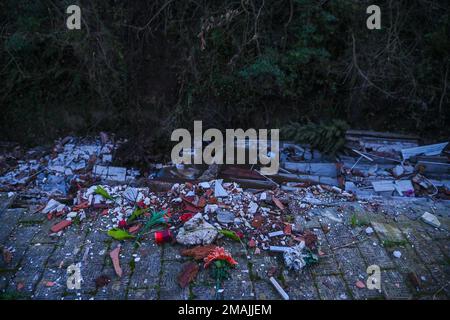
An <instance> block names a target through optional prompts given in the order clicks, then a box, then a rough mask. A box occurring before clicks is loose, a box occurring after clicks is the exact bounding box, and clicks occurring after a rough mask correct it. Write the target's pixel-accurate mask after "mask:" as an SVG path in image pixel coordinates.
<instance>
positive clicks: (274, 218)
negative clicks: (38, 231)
mask: <svg viewBox="0 0 450 320" xmlns="http://www.w3.org/2000/svg"><path fill="white" fill-rule="evenodd" d="M119 144H120V143H114V142H113V139H110V138H109V137H108V136H107V135H105V134H102V135H101V136H100V137H99V138H98V139H76V138H71V137H69V138H65V139H62V140H59V141H57V143H56V145H55V147H54V148H53V149H52V150H50V151H48V152H40V153H36V152H35V151H33V150H32V151H30V152H29V153H28V157H26V160H19V161H18V162H17V164H16V166H15V167H14V168H12V169H11V170H8V171H6V172H5V173H4V174H3V175H2V176H0V189H2V190H5V191H8V192H11V191H16V192H19V193H20V194H21V195H22V196H24V195H31V196H32V197H34V198H35V199H37V202H38V203H40V207H39V208H38V210H36V212H37V213H38V214H45V215H46V217H47V219H49V220H52V221H54V224H53V226H52V227H51V233H50V235H49V236H50V237H57V236H60V235H61V234H62V233H63V232H64V230H65V229H66V228H68V227H70V226H71V225H72V224H73V223H74V222H77V223H83V221H84V220H93V219H101V220H102V222H103V223H102V225H103V226H105V227H106V230H102V232H107V234H108V235H109V236H111V237H112V238H114V239H116V240H120V241H122V240H123V241H134V242H135V243H136V244H138V245H139V244H140V243H142V242H143V241H155V242H156V243H158V244H161V243H175V242H177V243H179V244H180V245H183V246H187V247H188V249H187V251H186V252H185V253H186V254H188V255H190V254H193V255H194V256H195V255H199V252H202V254H200V256H201V257H202V258H205V257H206V256H207V255H208V254H209V253H210V251H211V250H212V249H211V248H212V247H215V245H214V243H215V242H216V240H217V239H219V238H225V239H229V240H230V241H239V242H241V243H242V244H243V245H244V247H245V248H246V250H250V251H251V252H252V253H253V254H262V253H263V252H265V251H266V252H275V253H277V252H278V253H280V254H282V255H283V258H284V262H285V265H286V267H287V268H288V269H291V270H295V271H297V272H299V271H301V270H302V269H303V268H304V267H306V266H308V265H310V264H313V263H317V262H318V260H319V258H320V256H321V255H322V254H323V253H322V252H321V250H320V244H319V243H318V238H317V236H316V234H314V231H313V230H309V229H306V228H304V227H303V226H302V224H301V223H298V221H305V220H306V221H307V220H308V219H309V215H310V214H312V213H311V212H312V210H311V209H312V208H315V207H317V206H320V207H325V206H335V205H339V204H340V203H343V202H348V201H356V200H358V199H365V200H367V199H369V200H375V199H376V197H378V196H389V197H392V196H400V197H403V198H414V197H421V196H428V197H441V198H448V196H449V195H450V193H449V190H450V184H449V182H450V178H449V175H450V172H449V167H450V163H449V157H448V152H446V151H444V150H445V147H446V146H447V144H448V143H441V144H434V145H426V146H419V140H418V139H416V138H413V137H410V136H403V135H392V134H382V133H376V132H375V133H374V132H361V131H349V132H348V133H347V145H346V150H344V152H343V153H341V154H339V155H338V156H337V157H336V158H332V157H329V156H325V155H322V154H321V153H319V152H317V151H315V150H311V148H310V147H309V146H306V145H299V144H294V143H287V142H285V143H283V144H282V148H281V157H280V159H281V164H280V170H279V172H278V174H276V175H273V176H270V177H267V176H264V175H262V174H260V173H259V172H258V171H256V170H254V168H253V167H251V168H246V167H242V166H240V167H237V166H226V167H222V168H220V167H219V166H214V165H213V166H210V167H209V168H206V170H204V168H203V169H201V168H199V167H196V166H191V167H189V166H182V165H178V166H172V165H170V164H169V165H156V166H154V169H155V170H154V171H153V172H152V173H151V174H150V176H149V177H147V178H144V180H146V181H147V183H146V184H137V183H135V182H136V178H137V177H138V176H139V175H140V173H139V172H138V171H136V170H133V169H127V168H123V167H115V166H112V162H113V154H114V151H115V150H116V149H117V147H118V145H119ZM33 152H34V154H35V155H36V157H34V158H33V156H32V155H33ZM38 155H39V157H38ZM165 182H166V184H164V183H165ZM151 184H153V185H155V184H158V185H160V187H161V188H151V187H148V185H151ZM294 213H295V214H294ZM299 218H300V219H299ZM433 218H435V217H434V216H432V215H431V217H422V219H424V221H426V222H427V223H430V224H433V225H434V226H436V225H437V224H438V223H439V222H438V221H433V220H432V219H433ZM193 246H197V247H194V248H192V247H193ZM211 246H212V247H211ZM208 248H209V249H208ZM210 249H211V250H210ZM189 250H194V251H189ZM195 250H197V251H195ZM116 253H117V252H116ZM117 256H118V253H117ZM114 257H115V259H116V260H115V267H116V265H117V266H118V261H117V259H118V258H117V257H116V254H114ZM111 258H112V259H113V256H111ZM113 260H114V259H113ZM193 269H196V268H193ZM118 270H119V269H118ZM118 272H119V271H118ZM118 274H119V273H118ZM188 278H189V277H188ZM271 281H272V282H273V283H274V286H275V288H277V290H278V287H279V286H277V283H276V280H275V279H271ZM184 282H185V281H184ZM279 291H280V290H279ZM280 294H281V295H282V296H283V297H284V296H285V295H286V293H285V292H282V291H280Z"/></svg>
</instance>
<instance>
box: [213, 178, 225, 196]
mask: <svg viewBox="0 0 450 320" xmlns="http://www.w3.org/2000/svg"><path fill="white" fill-rule="evenodd" d="M214 197H216V198H223V197H228V192H227V191H226V190H225V189H224V188H223V187H222V180H216V182H215V183H214Z"/></svg>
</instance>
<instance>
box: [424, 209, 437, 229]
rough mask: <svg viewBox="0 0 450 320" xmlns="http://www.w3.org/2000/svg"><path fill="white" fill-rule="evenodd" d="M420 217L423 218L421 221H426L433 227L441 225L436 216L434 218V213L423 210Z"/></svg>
mask: <svg viewBox="0 0 450 320" xmlns="http://www.w3.org/2000/svg"><path fill="white" fill-rule="evenodd" d="M421 219H422V220H423V222H425V223H428V224H429V225H431V226H433V227H435V228H439V227H440V226H441V222H440V221H439V220H438V218H436V216H435V215H434V214H431V213H429V212H425V213H424V214H423V215H422V216H421Z"/></svg>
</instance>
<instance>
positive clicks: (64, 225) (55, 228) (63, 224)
mask: <svg viewBox="0 0 450 320" xmlns="http://www.w3.org/2000/svg"><path fill="white" fill-rule="evenodd" d="M71 224H72V221H70V220H63V221H61V222H58V223H57V224H55V225H54V226H53V227H51V229H50V231H51V232H53V233H57V232H59V231H61V230H63V229H65V228H67V227H68V226H70V225H71Z"/></svg>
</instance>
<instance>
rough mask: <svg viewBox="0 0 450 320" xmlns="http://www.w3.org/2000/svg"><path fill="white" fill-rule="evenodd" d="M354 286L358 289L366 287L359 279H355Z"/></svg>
mask: <svg viewBox="0 0 450 320" xmlns="http://www.w3.org/2000/svg"><path fill="white" fill-rule="evenodd" d="M355 286H356V287H357V288H359V289H364V288H365V287H366V285H365V284H364V282H362V281H361V280H359V281H356V283H355Z"/></svg>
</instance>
